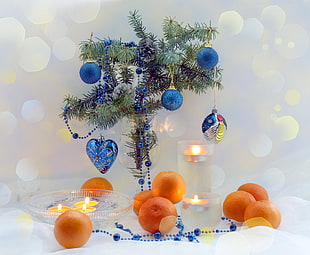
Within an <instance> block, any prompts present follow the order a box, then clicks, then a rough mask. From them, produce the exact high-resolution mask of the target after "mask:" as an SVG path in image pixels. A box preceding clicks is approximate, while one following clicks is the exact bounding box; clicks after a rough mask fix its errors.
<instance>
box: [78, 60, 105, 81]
mask: <svg viewBox="0 0 310 255" xmlns="http://www.w3.org/2000/svg"><path fill="white" fill-rule="evenodd" d="M80 77H81V79H82V81H84V82H85V83H87V84H94V83H96V82H97V81H99V80H100V78H101V68H100V66H99V65H97V64H96V63H95V62H86V63H85V64H83V65H82V66H81V68H80Z"/></svg>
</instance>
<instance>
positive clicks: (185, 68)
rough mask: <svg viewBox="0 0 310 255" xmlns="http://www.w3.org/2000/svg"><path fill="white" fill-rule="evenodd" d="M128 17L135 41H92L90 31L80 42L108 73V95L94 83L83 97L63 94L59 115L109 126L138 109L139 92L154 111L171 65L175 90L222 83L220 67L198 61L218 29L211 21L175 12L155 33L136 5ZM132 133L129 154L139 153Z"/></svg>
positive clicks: (85, 54) (84, 53)
mask: <svg viewBox="0 0 310 255" xmlns="http://www.w3.org/2000/svg"><path fill="white" fill-rule="evenodd" d="M128 23H129V25H130V26H131V27H132V28H133V30H134V32H135V34H136V36H137V38H138V39H139V41H138V42H137V43H136V42H123V41H122V40H121V39H118V40H112V39H110V38H105V39H100V38H96V41H95V40H93V35H91V37H90V39H88V40H85V41H82V42H81V43H80V47H79V49H80V59H81V61H82V62H86V61H94V62H97V63H98V65H100V66H101V67H102V73H103V76H106V77H109V79H108V81H105V86H106V88H105V93H106V95H105V96H104V98H101V97H102V91H101V90H102V89H101V90H100V89H98V88H97V87H96V86H93V87H92V89H91V90H90V91H89V92H88V93H86V94H84V95H83V97H82V98H78V97H76V96H72V95H67V96H66V97H65V98H64V103H65V107H64V111H63V113H62V114H61V115H62V116H66V118H68V119H69V120H70V119H77V120H81V121H82V120H84V121H86V122H87V123H88V124H89V125H95V126H98V127H99V128H101V129H108V128H112V127H113V126H114V125H115V124H116V123H118V122H119V121H120V120H121V119H123V118H128V119H131V118H134V117H135V116H136V115H137V111H136V109H135V107H134V106H135V98H136V97H137V96H138V97H139V98H140V99H143V101H144V104H145V108H147V109H148V113H154V114H155V113H156V112H157V111H158V110H159V109H161V108H162V105H161V101H160V98H159V97H160V95H161V94H162V93H163V92H164V91H165V90H166V89H167V88H168V87H169V86H170V83H171V79H172V76H171V75H172V74H171V67H173V69H174V86H175V88H176V89H178V90H179V91H185V90H189V91H193V92H195V93H197V94H200V93H205V92H206V91H207V90H208V89H209V88H217V89H221V88H222V84H221V79H222V69H221V67H220V66H217V67H215V68H213V69H211V70H205V69H202V68H201V67H200V66H199V65H198V64H197V61H196V56H197V53H198V52H199V50H201V49H202V48H203V47H205V45H206V43H210V42H211V41H213V40H215V38H216V35H217V33H218V32H217V29H216V28H215V27H212V26H211V24H210V25H207V24H205V23H195V24H194V25H189V24H187V25H184V24H183V23H179V22H177V21H176V19H175V18H171V17H167V18H166V19H164V21H163V24H162V28H163V35H164V36H163V38H160V39H158V38H157V36H155V35H154V34H153V33H151V32H148V31H147V29H146V27H145V26H144V25H143V21H142V17H141V16H140V14H139V13H138V11H137V10H135V11H133V12H130V13H129V17H128ZM139 54H142V55H143V56H144V57H143V61H144V63H143V73H142V74H141V76H142V78H140V80H139V79H137V75H136V73H135V71H136V68H137V66H138V65H141V60H140V59H139ZM137 82H138V83H139V84H141V83H143V86H145V88H146V89H147V94H143V93H141V92H140V91H139V90H137V84H136V83H137ZM139 84H138V85H139ZM144 111H145V110H144V109H142V110H141V111H140V112H139V114H144V113H145V112H144ZM151 137H155V136H151ZM130 138H131V139H132V141H131V143H130V144H128V146H130V147H131V148H132V149H133V151H132V153H133V154H132V156H133V158H137V157H136V156H137V154H136V149H135V147H136V144H137V141H138V140H137V139H139V137H137V133H132V134H131V135H130ZM153 141H156V139H155V138H154V139H153ZM155 144H156V142H154V145H153V144H151V145H152V146H155ZM138 163H139V162H138ZM138 163H137V164H138ZM140 163H141V162H140Z"/></svg>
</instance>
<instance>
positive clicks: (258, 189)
mask: <svg viewBox="0 0 310 255" xmlns="http://www.w3.org/2000/svg"><path fill="white" fill-rule="evenodd" d="M238 190H243V191H246V192H249V193H251V194H252V195H253V196H254V197H255V200H256V201H259V200H269V195H268V192H267V190H266V189H265V188H264V187H263V186H261V185H259V184H256V183H250V182H249V183H245V184H243V185H241V186H240V187H239V188H238Z"/></svg>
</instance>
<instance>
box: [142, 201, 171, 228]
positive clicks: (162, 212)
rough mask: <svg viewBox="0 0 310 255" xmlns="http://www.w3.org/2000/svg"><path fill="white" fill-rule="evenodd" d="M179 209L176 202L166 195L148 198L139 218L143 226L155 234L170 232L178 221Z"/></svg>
mask: <svg viewBox="0 0 310 255" xmlns="http://www.w3.org/2000/svg"><path fill="white" fill-rule="evenodd" d="M176 219H177V210H176V208H175V206H174V204H173V203H172V202H171V201H170V200H168V199H167V198H164V197H153V198H150V199H148V200H146V201H145V202H144V203H143V205H142V206H141V208H140V210H139V215H138V220H139V223H140V225H141V227H142V228H143V229H144V230H146V231H148V232H150V233H152V234H154V233H156V232H160V233H162V234H166V233H168V232H169V231H170V230H171V229H172V228H173V227H174V226H175V223H176Z"/></svg>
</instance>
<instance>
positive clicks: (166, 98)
mask: <svg viewBox="0 0 310 255" xmlns="http://www.w3.org/2000/svg"><path fill="white" fill-rule="evenodd" d="M161 104H162V106H163V107H164V108H165V109H167V110H169V111H175V110H177V109H179V108H180V107H181V105H182V104H183V96H182V94H181V93H180V91H178V90H176V89H168V90H166V91H165V92H164V93H163V94H162V96H161Z"/></svg>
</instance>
